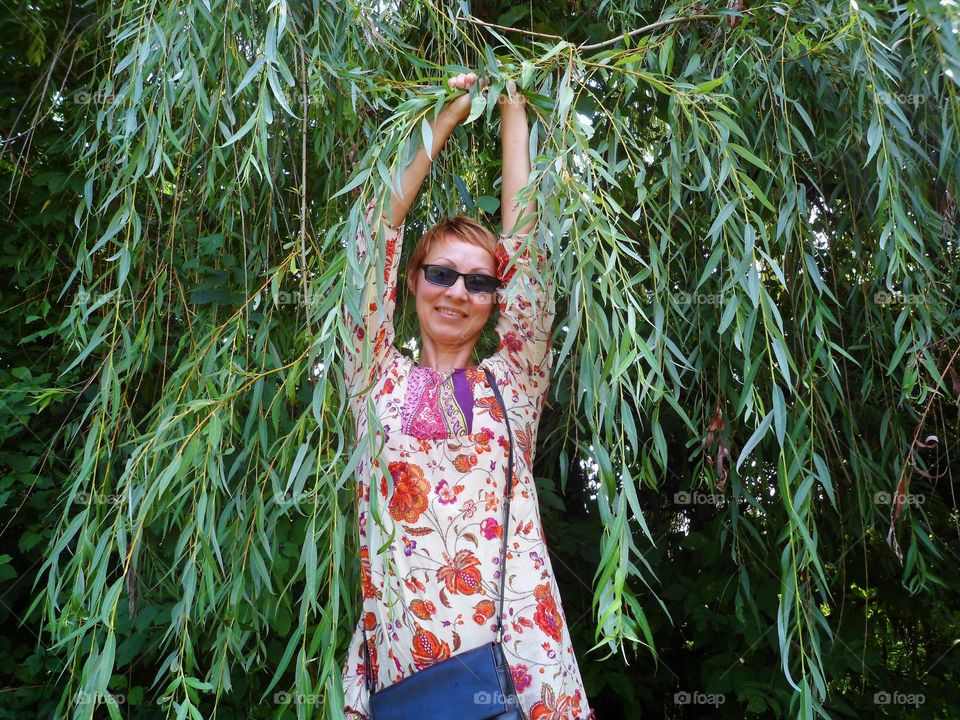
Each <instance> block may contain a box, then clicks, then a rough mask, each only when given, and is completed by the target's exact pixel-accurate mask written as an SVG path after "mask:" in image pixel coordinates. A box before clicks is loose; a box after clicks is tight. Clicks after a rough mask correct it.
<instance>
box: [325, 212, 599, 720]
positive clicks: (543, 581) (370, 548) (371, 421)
mask: <svg viewBox="0 0 960 720" xmlns="http://www.w3.org/2000/svg"><path fill="white" fill-rule="evenodd" d="M372 217H373V207H372V205H371V206H370V207H369V208H368V212H367V215H366V219H365V221H364V222H363V223H361V228H362V229H361V232H359V233H358V235H357V239H356V242H355V243H354V244H353V245H352V246H351V250H352V251H353V252H355V259H356V261H357V262H356V267H357V268H358V269H359V270H360V271H361V272H362V273H364V275H363V277H364V278H365V277H367V276H368V275H367V274H366V273H367V272H368V270H369V269H370V267H369V263H370V262H371V259H372V256H373V255H374V253H370V252H368V248H372V247H375V246H376V245H375V243H376V241H377V239H378V234H381V233H382V235H379V237H382V238H383V240H384V248H385V250H386V256H385V261H384V267H383V272H382V273H378V274H380V275H382V278H383V286H382V287H381V288H380V290H379V291H378V289H377V283H376V282H371V283H368V284H366V285H362V287H364V288H365V289H364V297H363V301H362V303H361V306H360V310H359V313H356V312H353V311H351V310H350V309H348V308H345V310H344V312H345V317H346V320H347V327H348V328H349V329H350V330H351V338H350V342H349V343H348V344H347V346H346V351H345V367H344V376H345V379H346V382H347V384H348V387H349V389H350V409H351V411H352V413H353V417H354V421H355V425H356V437H357V442H358V443H359V444H360V445H361V448H360V449H361V454H360V459H359V461H358V464H357V470H356V478H357V483H356V494H357V501H358V503H359V540H360V566H361V580H362V587H363V612H362V613H361V618H360V620H359V621H358V623H357V626H356V628H355V631H354V634H353V638H352V641H351V644H350V648H349V652H348V655H347V656H346V658H345V659H344V662H343V668H342V670H343V687H344V699H345V712H346V716H347V717H348V718H362V719H365V718H367V716H368V712H369V711H368V707H369V696H368V692H367V688H366V686H365V684H364V653H363V649H364V641H363V634H362V632H361V630H365V631H366V635H367V641H368V644H367V647H368V649H369V652H370V658H371V661H372V665H373V674H374V678H375V685H376V687H377V688H378V689H380V688H383V687H386V686H389V685H391V684H393V683H395V682H398V681H399V680H402V679H403V678H405V677H408V676H410V675H411V674H413V673H416V672H418V671H420V670H423V669H424V668H427V667H430V666H431V665H434V664H436V663H438V662H442V661H444V660H446V659H448V658H450V657H452V656H453V655H455V654H457V653H458V652H461V651H466V650H469V649H472V648H474V647H477V646H479V645H481V644H483V643H486V642H489V641H491V640H493V639H495V638H496V631H497V617H496V616H497V611H498V609H499V594H500V583H501V580H502V581H503V582H504V616H505V617H504V618H503V623H504V638H503V648H504V653H505V655H506V658H507V662H508V663H509V665H510V671H511V674H512V676H513V679H514V683H515V686H516V689H517V693H518V695H519V697H520V704H521V708H522V709H523V711H524V712H525V713H526V715H527V717H528V718H530V720H540V719H542V718H551V719H556V720H561V719H562V720H586V719H587V718H593V717H594V715H593V711H592V710H591V709H590V707H589V706H588V703H587V700H586V693H585V692H584V689H583V681H582V679H581V676H580V670H579V667H578V664H577V659H576V657H575V656H574V652H573V646H572V643H571V640H570V633H569V628H568V625H567V621H566V617H565V616H564V613H563V609H562V607H561V603H560V593H559V590H558V588H557V583H556V579H555V576H554V573H553V569H552V566H551V561H550V554H549V552H548V550H547V545H546V535H545V533H544V529H543V526H542V523H541V520H540V511H539V506H538V501H537V493H536V487H535V485H534V482H533V475H532V468H533V460H534V450H535V447H536V437H537V429H538V426H539V420H540V414H541V412H542V410H543V405H544V402H545V400H546V392H547V389H548V387H549V382H550V367H551V356H550V329H551V327H552V323H553V316H554V301H553V288H552V279H551V278H550V273H548V272H546V267H545V266H546V262H545V253H543V252H538V251H533V252H531V249H530V248H529V247H524V246H525V245H527V244H528V243H526V242H525V240H526V238H525V237H523V236H511V237H503V236H501V238H500V243H501V248H500V251H499V252H498V266H499V267H500V268H501V269H503V268H504V267H505V266H506V264H507V262H508V261H509V262H513V266H512V267H511V268H510V270H509V271H508V272H507V274H506V276H503V275H502V277H505V280H506V281H507V285H506V287H505V288H504V289H503V290H502V291H501V293H500V316H499V319H498V323H497V333H498V335H499V337H500V345H499V348H498V349H497V351H496V353H494V354H493V355H492V356H490V357H488V358H486V359H485V360H483V362H482V363H481V364H480V365H479V366H475V367H467V368H458V369H456V370H452V371H448V372H439V371H436V370H434V369H432V368H428V367H422V366H419V365H416V364H415V363H413V361H412V360H410V359H409V358H407V357H406V356H404V355H402V354H401V353H400V352H399V351H398V350H397V349H396V347H395V346H394V338H395V336H394V329H393V312H394V305H395V302H396V292H397V276H398V267H399V259H400V258H399V251H400V248H401V246H402V239H403V227H402V226H401V227H399V228H393V227H391V226H390V225H388V224H387V222H386V221H385V220H383V219H381V220H380V221H379V223H373V222H371V218H372ZM365 230H367V231H368V232H366V231H365ZM367 234H369V235H370V236H371V237H365V236H366V235H367ZM374 277H377V275H374ZM357 314H358V315H359V317H357ZM484 368H487V369H489V370H490V371H491V373H492V375H493V377H494V379H495V381H496V382H497V385H498V387H499V389H500V392H501V394H502V395H503V399H504V402H505V404H506V406H507V411H508V412H509V413H510V423H511V429H512V431H513V437H514V472H513V476H512V477H511V478H510V493H511V494H510V522H509V526H508V527H507V528H504V526H503V511H504V504H503V496H504V483H505V482H506V481H507V479H506V477H505V475H506V467H507V457H508V452H509V447H510V443H509V440H508V437H507V432H506V422H505V418H504V416H503V412H502V410H501V408H500V406H499V404H498V403H497V401H496V398H495V396H494V394H493V390H492V388H490V387H489V384H488V382H487V378H486V375H485V373H484ZM373 488H376V489H377V492H371V490H372V489H373ZM504 532H506V533H507V554H506V559H507V567H506V574H505V575H504V573H503V570H504V568H501V567H499V563H500V551H501V548H502V544H503V534H504ZM379 548H383V552H382V553H378V549H379Z"/></svg>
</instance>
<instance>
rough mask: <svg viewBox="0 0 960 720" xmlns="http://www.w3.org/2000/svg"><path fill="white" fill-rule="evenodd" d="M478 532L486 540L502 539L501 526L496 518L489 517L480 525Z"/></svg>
mask: <svg viewBox="0 0 960 720" xmlns="http://www.w3.org/2000/svg"><path fill="white" fill-rule="evenodd" d="M480 532H482V533H483V536H484V537H485V538H486V539H487V540H493V539H494V538H498V537H503V526H502V525H501V524H500V523H498V522H497V519H496V518H492V517H489V518H487V519H485V520H484V521H483V522H482V523H480Z"/></svg>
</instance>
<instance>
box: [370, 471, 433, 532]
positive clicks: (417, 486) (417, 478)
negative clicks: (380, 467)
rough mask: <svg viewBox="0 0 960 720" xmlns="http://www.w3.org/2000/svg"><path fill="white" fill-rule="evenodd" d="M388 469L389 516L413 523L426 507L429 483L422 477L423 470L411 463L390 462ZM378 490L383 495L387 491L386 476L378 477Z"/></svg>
mask: <svg viewBox="0 0 960 720" xmlns="http://www.w3.org/2000/svg"><path fill="white" fill-rule="evenodd" d="M389 469H390V474H391V475H392V476H393V496H392V497H391V498H390V517H392V518H393V519H394V520H403V521H405V522H408V523H414V522H416V521H417V520H418V519H419V518H420V516H421V515H422V514H423V513H424V511H425V510H426V509H427V493H429V492H430V483H429V482H427V480H426V478H424V477H423V470H421V469H420V467H419V466H418V465H414V464H413V463H405V462H392V463H390V465H389ZM380 492H381V493H382V494H384V495H386V493H387V480H386V478H381V479H380Z"/></svg>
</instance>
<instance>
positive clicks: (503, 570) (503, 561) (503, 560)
mask: <svg viewBox="0 0 960 720" xmlns="http://www.w3.org/2000/svg"><path fill="white" fill-rule="evenodd" d="M483 371H484V372H485V373H486V374H487V382H489V383H490V387H491V389H492V390H493V394H494V396H495V397H496V398H497V402H498V403H499V404H500V409H501V410H503V420H504V422H505V423H506V424H507V439H508V440H509V442H510V452H509V455H508V456H507V482H506V487H505V489H504V492H503V495H504V498H505V502H504V508H503V546H502V547H501V548H500V614H499V615H498V616H497V642H503V586H504V585H505V584H506V581H507V538H508V537H509V536H510V532H509V531H510V486H511V485H512V484H513V431H512V430H511V429H510V415H509V414H508V413H507V406H506V405H505V404H504V402H503V396H502V395H500V388H498V387H497V381H496V378H494V377H493V374H492V373H491V372H490V370H489V368H484V369H483Z"/></svg>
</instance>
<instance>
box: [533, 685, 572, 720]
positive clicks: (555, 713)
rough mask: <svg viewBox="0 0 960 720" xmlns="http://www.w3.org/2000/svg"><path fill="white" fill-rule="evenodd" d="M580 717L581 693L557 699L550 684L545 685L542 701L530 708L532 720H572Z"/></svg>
mask: <svg viewBox="0 0 960 720" xmlns="http://www.w3.org/2000/svg"><path fill="white" fill-rule="evenodd" d="M579 717H580V691H579V690H577V691H576V692H575V693H574V694H573V695H564V694H561V695H560V696H559V697H557V696H556V694H555V693H554V691H553V688H552V687H550V685H549V683H544V684H543V687H542V688H541V690H540V699H539V700H537V702H535V703H534V704H533V706H532V707H531V708H530V720H570V718H579Z"/></svg>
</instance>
